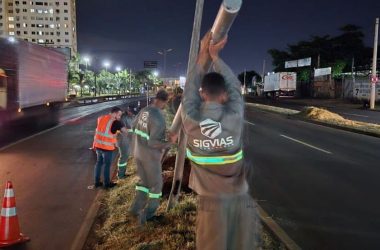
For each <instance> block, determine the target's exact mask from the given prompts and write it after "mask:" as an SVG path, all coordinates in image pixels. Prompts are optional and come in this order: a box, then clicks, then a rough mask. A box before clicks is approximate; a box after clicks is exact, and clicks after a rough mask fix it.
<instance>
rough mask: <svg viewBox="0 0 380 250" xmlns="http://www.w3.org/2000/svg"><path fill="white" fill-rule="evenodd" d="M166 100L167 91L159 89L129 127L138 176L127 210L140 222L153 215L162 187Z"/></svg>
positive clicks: (142, 222)
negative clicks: (151, 101)
mask: <svg viewBox="0 0 380 250" xmlns="http://www.w3.org/2000/svg"><path fill="white" fill-rule="evenodd" d="M167 102H168V93H167V92H166V91H165V90H159V91H158V92H157V94H156V98H155V99H154V101H153V104H151V105H149V106H148V107H145V108H144V109H142V110H141V111H140V112H139V114H138V115H137V117H136V119H135V121H134V124H133V126H132V128H133V132H134V135H133V137H134V138H133V141H134V142H133V144H134V146H133V147H134V148H133V156H134V159H135V161H136V165H137V175H138V176H139V178H140V180H139V182H138V183H137V185H136V196H135V198H134V200H133V202H132V205H131V207H130V209H129V212H130V214H131V215H132V216H135V217H137V218H138V222H139V223H140V224H144V223H145V222H146V221H147V220H150V219H152V218H153V217H154V216H155V212H156V209H157V208H158V206H159V201H160V198H161V195H162V193H161V191H162V185H163V184H162V175H161V172H162V169H161V158H162V156H163V152H164V151H165V149H166V148H168V147H169V146H170V145H171V143H170V142H168V141H167V140H166V124H165V118H164V114H163V112H162V111H161V110H162V109H164V108H165V106H166V104H167Z"/></svg>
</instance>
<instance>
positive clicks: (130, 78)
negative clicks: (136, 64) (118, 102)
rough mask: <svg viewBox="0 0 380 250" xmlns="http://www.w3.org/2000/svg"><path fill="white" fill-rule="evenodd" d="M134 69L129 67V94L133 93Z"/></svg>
mask: <svg viewBox="0 0 380 250" xmlns="http://www.w3.org/2000/svg"><path fill="white" fill-rule="evenodd" d="M131 86H132V69H129V96H131V95H132V87H131Z"/></svg>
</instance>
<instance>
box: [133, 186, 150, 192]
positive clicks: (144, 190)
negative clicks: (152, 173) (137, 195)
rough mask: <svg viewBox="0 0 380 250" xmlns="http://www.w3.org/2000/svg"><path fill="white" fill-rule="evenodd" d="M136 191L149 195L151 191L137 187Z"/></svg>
mask: <svg viewBox="0 0 380 250" xmlns="http://www.w3.org/2000/svg"><path fill="white" fill-rule="evenodd" d="M136 190H138V191H141V192H144V193H147V194H149V189H148V188H146V187H143V186H137V185H136Z"/></svg>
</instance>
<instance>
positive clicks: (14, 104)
mask: <svg viewBox="0 0 380 250" xmlns="http://www.w3.org/2000/svg"><path fill="white" fill-rule="evenodd" d="M67 65H68V64H67V59H66V56H65V55H64V54H62V53H61V52H59V51H56V50H54V49H50V48H46V47H43V46H40V45H37V44H33V43H29V42H27V41H24V40H22V39H16V38H14V37H9V38H6V37H1V38H0V128H1V127H3V126H5V125H9V124H13V122H16V121H21V120H22V121H25V120H27V121H28V122H29V123H30V124H31V125H39V124H41V125H48V124H49V125H52V124H56V123H57V122H58V120H59V110H60V108H61V106H62V103H63V102H64V101H65V100H66V93H67V77H68V73H67V71H68V67H67Z"/></svg>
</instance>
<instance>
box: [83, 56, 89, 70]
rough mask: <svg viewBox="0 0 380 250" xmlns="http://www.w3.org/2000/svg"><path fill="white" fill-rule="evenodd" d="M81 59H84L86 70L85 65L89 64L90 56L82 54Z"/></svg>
mask: <svg viewBox="0 0 380 250" xmlns="http://www.w3.org/2000/svg"><path fill="white" fill-rule="evenodd" d="M83 61H84V64H85V65H86V71H87V66H88V65H90V63H91V58H90V57H89V56H84V57H83Z"/></svg>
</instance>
